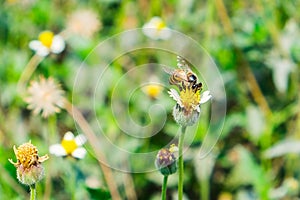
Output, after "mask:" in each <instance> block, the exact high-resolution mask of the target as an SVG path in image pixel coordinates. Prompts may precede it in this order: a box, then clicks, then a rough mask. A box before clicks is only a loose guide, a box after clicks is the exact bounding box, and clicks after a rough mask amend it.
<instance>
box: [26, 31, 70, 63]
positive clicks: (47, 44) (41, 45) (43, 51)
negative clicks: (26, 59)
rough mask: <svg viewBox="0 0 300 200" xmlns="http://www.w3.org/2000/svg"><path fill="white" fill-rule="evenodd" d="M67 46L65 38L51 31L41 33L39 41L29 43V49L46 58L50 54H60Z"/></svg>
mask: <svg viewBox="0 0 300 200" xmlns="http://www.w3.org/2000/svg"><path fill="white" fill-rule="evenodd" d="M65 46H66V44H65V41H64V39H63V37H62V36H60V35H54V33H53V32H51V31H43V32H41V33H40V35H39V38H38V40H33V41H31V42H30V43H29V48H30V49H32V50H33V51H35V52H36V54H37V55H39V56H41V57H45V56H47V55H48V54H49V53H54V54H59V53H61V52H62V51H63V50H64V49H65Z"/></svg>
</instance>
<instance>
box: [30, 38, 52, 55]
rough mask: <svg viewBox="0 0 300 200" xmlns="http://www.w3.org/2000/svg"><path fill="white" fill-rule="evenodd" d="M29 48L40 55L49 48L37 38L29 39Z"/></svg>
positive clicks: (46, 53)
mask: <svg viewBox="0 0 300 200" xmlns="http://www.w3.org/2000/svg"><path fill="white" fill-rule="evenodd" d="M29 48H30V49H32V50H33V51H35V52H36V54H37V55H39V56H41V57H45V56H47V55H48V54H49V53H50V51H49V49H48V48H47V47H45V46H44V45H43V44H42V43H41V42H40V41H38V40H33V41H31V42H30V43H29Z"/></svg>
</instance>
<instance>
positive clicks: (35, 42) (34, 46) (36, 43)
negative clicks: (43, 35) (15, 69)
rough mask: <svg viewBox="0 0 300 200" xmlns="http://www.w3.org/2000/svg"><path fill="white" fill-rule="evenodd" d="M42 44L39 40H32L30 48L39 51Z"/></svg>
mask: <svg viewBox="0 0 300 200" xmlns="http://www.w3.org/2000/svg"><path fill="white" fill-rule="evenodd" d="M41 45H42V43H41V42H40V41H38V40H32V41H31V42H29V48H30V49H32V50H34V51H37V49H39V48H40V46H41Z"/></svg>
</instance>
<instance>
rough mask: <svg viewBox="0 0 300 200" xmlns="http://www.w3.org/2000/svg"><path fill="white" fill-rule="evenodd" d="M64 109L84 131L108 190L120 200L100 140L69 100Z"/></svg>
mask: <svg viewBox="0 0 300 200" xmlns="http://www.w3.org/2000/svg"><path fill="white" fill-rule="evenodd" d="M64 108H65V109H66V111H67V112H68V113H69V115H71V117H72V118H73V119H74V120H75V121H76V122H77V124H78V125H79V127H80V128H81V129H82V131H83V133H84V134H85V136H86V138H87V139H88V141H89V143H90V144H91V146H92V148H93V149H94V152H95V156H96V158H97V160H98V162H99V165H100V167H101V169H102V172H103V175H104V178H105V181H106V183H107V186H108V189H109V191H110V193H111V197H112V199H113V200H120V199H121V197H120V194H119V192H118V189H117V185H116V182H115V181H114V177H113V173H112V170H111V169H110V168H109V167H108V166H106V165H105V164H104V163H107V161H106V157H105V155H104V154H103V153H102V150H101V148H100V145H99V144H98V142H97V141H98V138H97V136H96V134H95V133H94V131H93V130H92V128H91V127H90V125H89V124H88V122H87V121H86V120H85V118H84V117H83V115H82V113H81V112H80V111H79V110H78V109H77V108H76V107H75V106H73V105H72V103H70V102H69V101H68V100H66V99H65V103H64Z"/></svg>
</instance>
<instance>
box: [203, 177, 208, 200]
mask: <svg viewBox="0 0 300 200" xmlns="http://www.w3.org/2000/svg"><path fill="white" fill-rule="evenodd" d="M201 199H202V200H209V179H208V178H204V179H202V180H201Z"/></svg>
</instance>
